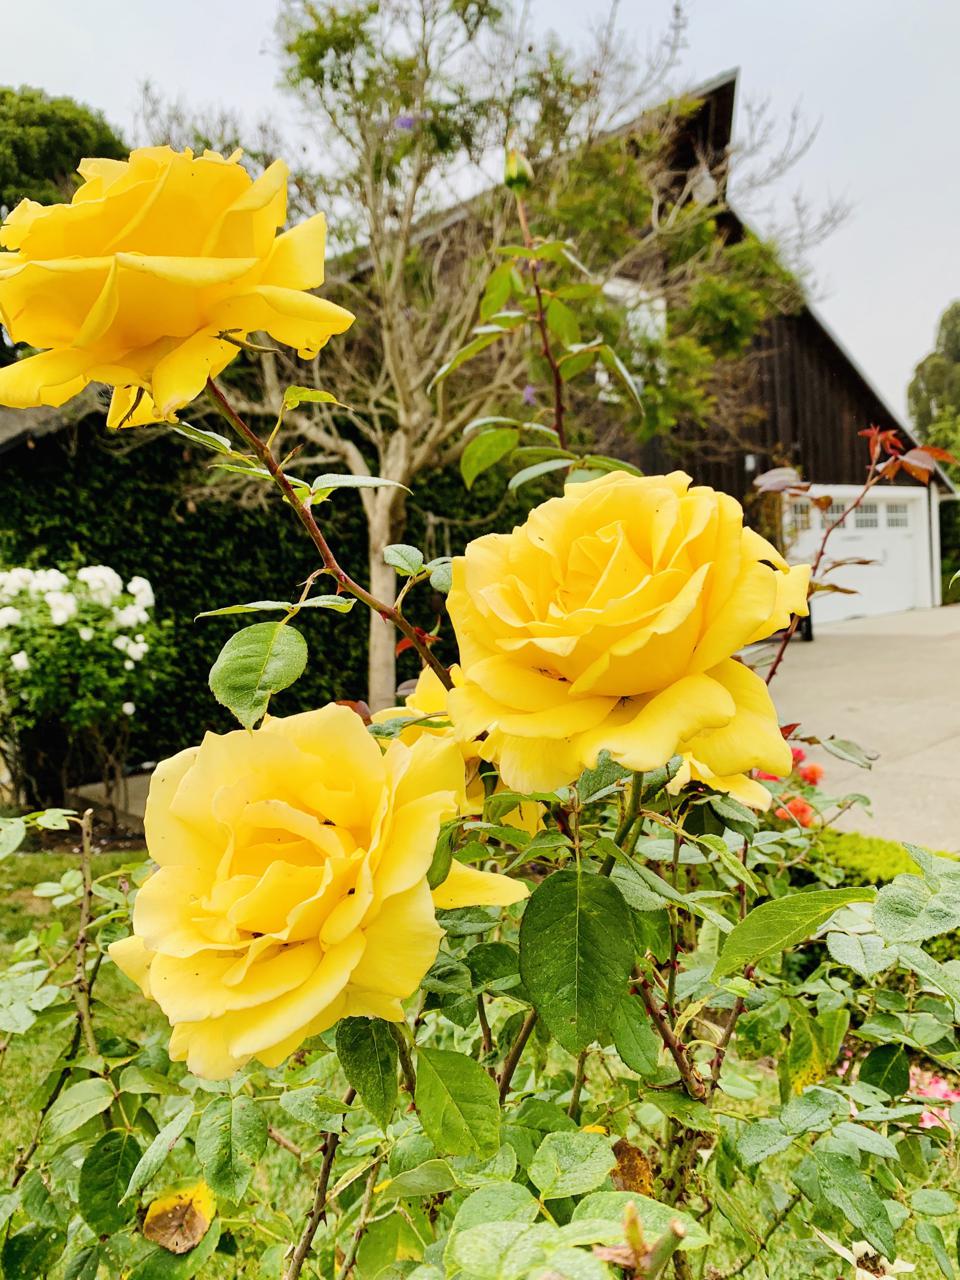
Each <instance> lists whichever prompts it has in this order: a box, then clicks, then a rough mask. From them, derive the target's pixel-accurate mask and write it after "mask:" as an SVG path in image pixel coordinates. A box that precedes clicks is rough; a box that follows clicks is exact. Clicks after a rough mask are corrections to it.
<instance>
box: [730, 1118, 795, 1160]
mask: <svg viewBox="0 0 960 1280" xmlns="http://www.w3.org/2000/svg"><path fill="white" fill-rule="evenodd" d="M792 1142H794V1135H792V1134H790V1133H787V1132H786V1130H785V1128H783V1125H782V1124H781V1123H780V1121H778V1120H754V1121H753V1123H751V1124H748V1125H746V1126H745V1128H744V1130H742V1132H741V1134H740V1137H739V1138H737V1156H739V1157H740V1162H741V1164H742V1165H744V1167H745V1169H750V1167H753V1166H754V1165H759V1164H760V1162H762V1161H764V1160H768V1158H769V1157H771V1156H776V1155H778V1153H780V1152H781V1151H786V1149H787V1147H790V1146H791V1143H792Z"/></svg>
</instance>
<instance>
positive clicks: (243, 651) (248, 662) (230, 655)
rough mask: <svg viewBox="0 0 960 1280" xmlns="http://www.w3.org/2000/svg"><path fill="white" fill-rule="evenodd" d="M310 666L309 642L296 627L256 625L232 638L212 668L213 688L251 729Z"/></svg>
mask: <svg viewBox="0 0 960 1280" xmlns="http://www.w3.org/2000/svg"><path fill="white" fill-rule="evenodd" d="M306 665H307V642H306V640H304V638H303V636H302V635H301V634H300V632H299V631H297V630H296V628H295V627H291V626H285V625H284V624H283V623H282V622H257V623H254V625H253V626H252V627H244V629H243V630H242V631H238V632H237V633H236V634H235V635H232V636H231V637H230V639H229V640H228V641H227V643H226V644H225V645H224V646H223V648H222V649H221V650H220V656H219V657H218V658H217V660H216V662H215V663H214V664H213V666H212V667H211V669H210V689H211V691H212V693H213V696H214V697H215V698H216V699H217V701H218V702H220V703H222V704H223V705H224V706H225V707H226V708H227V710H228V711H232V712H233V714H234V715H235V716H236V717H237V719H238V720H239V721H240V723H241V724H242V725H243V726H244V727H245V728H247V729H252V728H253V726H254V725H255V724H256V723H257V721H258V720H259V719H260V718H261V717H262V716H263V715H264V713H265V712H266V710H267V707H268V705H269V703H270V698H271V696H272V695H273V694H275V693H279V691H280V690H281V689H286V688H287V687H288V686H289V685H291V684H293V682H294V680H296V679H297V678H298V677H299V676H300V675H302V674H303V669H304V667H305V666H306Z"/></svg>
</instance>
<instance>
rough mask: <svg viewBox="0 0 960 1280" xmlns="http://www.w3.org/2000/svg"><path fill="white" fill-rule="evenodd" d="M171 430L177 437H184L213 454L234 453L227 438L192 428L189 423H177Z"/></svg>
mask: <svg viewBox="0 0 960 1280" xmlns="http://www.w3.org/2000/svg"><path fill="white" fill-rule="evenodd" d="M173 430H174V431H175V432H176V433H177V435H178V436H184V437H185V438H186V439H187V440H190V441H192V442H193V443H194V444H199V445H202V446H203V448H204V449H212V450H213V452H214V453H228V454H229V453H235V452H236V450H235V449H234V447H233V445H232V444H231V442H230V441H229V440H228V439H227V437H226V436H221V435H218V434H217V432H216V431H205V430H203V429H202V428H201V427H192V426H191V425H190V423H189V422H178V423H177V425H176V426H175V427H174V428H173Z"/></svg>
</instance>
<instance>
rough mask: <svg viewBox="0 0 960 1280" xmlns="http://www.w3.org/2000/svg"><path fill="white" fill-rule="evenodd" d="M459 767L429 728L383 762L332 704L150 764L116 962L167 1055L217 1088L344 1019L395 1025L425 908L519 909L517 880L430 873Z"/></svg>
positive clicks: (429, 928) (423, 961) (428, 957)
mask: <svg viewBox="0 0 960 1280" xmlns="http://www.w3.org/2000/svg"><path fill="white" fill-rule="evenodd" d="M463 792H464V770H463V759H462V757H461V754H460V752H459V751H458V749H457V747H456V745H455V744H454V743H453V742H451V741H445V740H443V739H439V738H431V737H428V736H423V737H421V738H419V739H418V740H417V741H416V742H415V743H414V744H413V745H412V746H410V747H408V746H406V745H405V744H403V743H401V742H393V743H391V744H390V746H389V747H388V748H387V750H386V752H383V753H381V751H380V748H379V747H378V746H377V743H376V740H375V739H374V738H372V737H371V736H370V735H369V734H368V733H367V731H366V729H365V728H364V726H363V722H362V720H361V719H360V717H359V716H357V715H356V714H355V713H354V712H353V711H351V710H349V709H348V708H346V707H337V706H328V707H324V708H322V709H321V710H319V711H311V712H305V713H303V714H301V715H297V716H290V717H287V718H281V717H277V718H271V719H268V720H267V721H266V723H265V724H264V725H263V727H262V728H261V729H258V730H256V731H255V732H254V733H252V734H248V733H246V732H244V731H242V730H238V731H236V732H234V733H228V734H225V735H222V736H221V735H217V734H208V735H207V736H206V737H205V738H204V740H203V742H202V744H201V745H200V746H199V747H196V748H191V749H189V750H187V751H183V752H181V753H180V755H178V756H174V757H173V759H172V760H167V761H165V762H164V763H163V764H161V765H160V766H158V768H157V770H156V773H155V774H154V776H153V779H152V781H151V787H150V795H149V799H148V802H147V812H146V819H145V826H146V834H147V848H148V851H149V853H150V856H151V857H152V859H153V860H154V861H155V862H156V863H157V864H158V868H159V869H158V870H157V871H155V872H154V874H153V875H152V876H150V878H149V879H148V880H147V881H146V883H145V884H144V885H143V886H142V887H141V889H140V891H139V893H138V894H137V900H136V906H135V909H134V915H133V926H134V934H133V936H131V937H130V938H127V939H124V940H122V941H118V942H115V943H114V944H113V946H112V947H111V948H110V954H111V956H112V957H113V959H114V960H115V961H116V962H117V964H119V965H120V967H121V968H122V969H123V970H124V972H125V973H127V974H128V975H129V976H130V977H132V978H133V979H134V980H135V981H136V982H137V983H138V985H139V986H140V987H141V989H142V990H143V992H144V994H145V995H147V996H149V997H151V998H152V999H154V1000H156V1001H157V1003H158V1004H159V1005H160V1007H161V1009H162V1010H163V1012H164V1013H165V1014H166V1016H167V1017H168V1018H169V1020H170V1022H171V1024H172V1026H173V1034H172V1035H171V1038H170V1056H171V1057H172V1058H173V1059H174V1060H182V1059H186V1062H187V1064H188V1066H189V1068H190V1070H191V1071H193V1072H194V1073H195V1074H197V1075H201V1076H207V1077H209V1078H213V1079H220V1078H223V1077H225V1076H229V1075H231V1074H232V1073H233V1072H234V1071H236V1070H237V1069H238V1068H239V1067H241V1066H243V1064H244V1063H245V1062H247V1061H249V1060H250V1059H251V1058H253V1057H256V1058H257V1059H259V1061H261V1062H263V1063H265V1064H266V1065H267V1066H277V1065H279V1064H280V1063H281V1062H282V1061H283V1060H284V1059H285V1058H286V1057H287V1056H288V1055H289V1054H291V1053H292V1052H293V1051H294V1050H295V1049H296V1048H297V1047H298V1046H299V1045H300V1044H301V1043H302V1042H303V1041H304V1040H305V1039H307V1037H309V1036H312V1035H316V1034H318V1033H319V1032H321V1031H326V1030H327V1029H328V1028H329V1027H331V1026H333V1024H334V1023H335V1022H337V1021H338V1020H339V1019H341V1018H344V1017H350V1016H358V1015H359V1016H363V1017H377V1018H384V1019H387V1020H388V1021H391V1022H399V1021H401V1020H402V1019H403V1016H404V1015H403V1005H402V1001H403V1000H404V999H406V998H407V997H408V996H411V995H413V993H414V992H415V991H416V990H417V988H418V986H419V985H420V982H421V980H422V978H423V977H424V975H425V974H426V972H427V970H428V969H429V968H430V966H431V964H432V963H433V961H434V959H435V958H436V954H437V950H438V948H439V945H440V939H441V938H442V936H443V931H442V929H441V928H440V927H439V925H438V924H437V921H436V915H435V908H436V907H437V906H441V907H460V906H468V905H477V904H482V903H500V904H505V903H511V902H518V901H520V900H521V899H522V898H523V897H525V896H526V889H525V888H524V886H523V885H522V884H521V883H519V882H518V881H516V880H509V879H506V878H505V877H503V876H498V875H494V874H492V873H488V872H484V871H480V870H477V869H476V868H474V867H468V866H465V865H463V864H462V863H460V862H456V861H454V862H453V863H452V864H451V866H450V869H449V873H448V874H447V876H446V877H445V878H444V880H443V881H442V883H440V884H439V885H438V887H437V888H436V889H434V890H433V891H432V892H431V890H430V887H429V885H428V883H427V873H428V871H429V870H430V865H431V862H432V860H433V854H434V846H435V845H436V843H437V837H438V835H439V832H440V825H441V823H442V822H443V821H444V820H445V819H449V818H453V817H454V816H455V815H456V814H457V812H458V810H460V809H461V808H462V807H463V804H464V794H463Z"/></svg>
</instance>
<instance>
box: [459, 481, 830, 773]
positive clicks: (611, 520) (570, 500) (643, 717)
mask: <svg viewBox="0 0 960 1280" xmlns="http://www.w3.org/2000/svg"><path fill="white" fill-rule="evenodd" d="M808 580H809V570H808V569H806V568H804V567H802V566H794V567H792V568H791V567H790V566H788V565H787V563H786V561H785V560H784V559H783V557H782V556H781V555H780V553H779V552H778V551H777V550H776V549H775V548H774V547H773V546H771V545H770V543H769V542H767V541H766V540H765V539H764V538H761V537H760V536H759V535H758V534H756V533H754V532H753V531H752V530H751V529H747V528H745V527H744V525H743V511H742V508H741V507H740V504H739V503H738V502H736V501H735V500H734V499H733V498H730V497H728V496H727V495H726V494H720V493H716V492H714V491H713V490H712V489H707V488H703V487H693V488H691V481H690V479H689V477H687V476H685V475H683V474H682V473H679V472H676V473H674V474H673V475H669V476H644V477H637V476H632V475H629V474H627V473H626V472H622V471H614V472H612V473H610V474H609V475H605V476H602V477H600V478H598V479H596V480H592V481H590V482H588V483H582V484H571V485H568V486H567V489H566V491H565V493H564V496H563V497H562V498H554V499H551V500H550V501H548V502H545V503H543V504H542V506H540V507H538V508H536V510H535V511H533V512H531V514H530V516H529V517H528V518H527V520H526V522H525V523H524V524H523V525H521V526H520V527H519V528H517V529H514V531H513V532H512V533H509V534H487V535H486V536H485V537H482V538H477V539H476V540H475V541H474V542H472V543H471V544H470V545H469V547H468V548H467V551H466V554H465V555H464V556H462V557H458V558H457V559H456V560H455V561H454V568H453V587H452V589H451V591H450V596H449V600H448V609H449V613H450V618H451V621H452V623H453V627H454V630H455V632H456V635H457V643H458V645H459V649H460V663H461V668H462V673H463V678H462V682H461V683H460V684H459V686H458V687H457V688H456V689H455V690H453V692H452V693H451V695H450V709H451V713H452V715H453V718H454V721H455V722H456V723H457V725H458V726H459V728H460V730H461V732H462V733H463V734H465V735H466V736H468V737H474V738H475V737H478V736H479V735H480V734H481V733H487V734H488V735H489V736H488V737H487V739H486V741H485V743H484V745H483V747H482V748H481V752H482V754H483V756H484V758H485V759H487V760H491V761H495V762H496V763H497V765H498V766H499V769H500V772H501V774H502V776H503V778H504V780H505V781H506V783H507V785H508V786H511V787H515V788H517V789H518V790H522V791H536V790H551V789H553V788H554V787H557V786H562V785H563V784H564V783H568V782H572V781H573V780H574V779H575V778H576V777H577V776H578V775H579V774H580V772H581V771H582V770H583V769H584V768H589V767H592V766H593V765H594V764H595V763H596V760H597V757H598V755H599V753H600V752H601V751H602V750H606V751H608V752H609V753H610V755H611V756H612V757H613V758H614V759H615V760H617V761H618V762H619V763H620V764H623V765H625V766H626V767H627V768H629V769H634V770H640V771H643V770H650V769H656V768H658V767H659V766H660V765H662V764H663V762H664V761H665V760H668V759H669V758H670V757H671V756H674V755H677V754H684V753H686V754H688V755H689V769H690V775H691V776H692V777H695V778H698V779H700V780H702V781H705V782H712V781H713V780H714V779H719V780H720V781H719V786H720V787H721V789H730V788H731V787H732V786H734V785H736V784H733V783H731V782H730V781H729V779H730V778H731V777H732V776H734V775H738V774H744V773H747V772H748V771H749V770H751V769H757V768H759V769H765V770H769V771H770V772H772V773H776V774H784V773H788V772H789V770H790V749H789V747H788V746H787V745H786V744H785V743H784V741H783V738H782V736H781V734H780V730H779V727H778V722H777V716H776V712H775V710H774V707H773V703H772V702H771V700H770V697H769V694H768V693H767V690H766V687H765V685H764V683H763V681H762V680H761V679H760V678H759V677H758V676H756V675H755V674H754V673H753V672H752V671H750V670H749V668H747V667H745V666H744V665H743V664H742V663H737V662H734V661H733V660H732V657H733V655H734V654H735V653H736V652H737V651H738V650H739V649H741V648H742V647H743V646H744V645H747V644H752V643H754V642H755V641H757V640H763V639H765V638H766V637H768V636H770V635H771V634H772V633H773V632H774V631H776V630H778V629H779V628H781V627H783V626H785V625H786V624H787V623H788V622H789V620H790V615H791V614H792V613H797V612H805V611H806V607H807V606H806V595H807V583H808ZM742 785H743V786H744V787H745V784H742Z"/></svg>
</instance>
